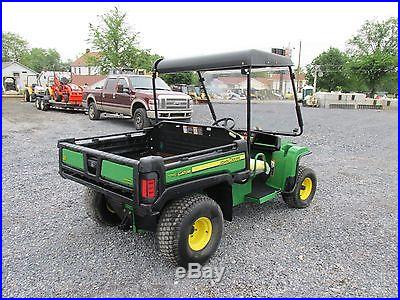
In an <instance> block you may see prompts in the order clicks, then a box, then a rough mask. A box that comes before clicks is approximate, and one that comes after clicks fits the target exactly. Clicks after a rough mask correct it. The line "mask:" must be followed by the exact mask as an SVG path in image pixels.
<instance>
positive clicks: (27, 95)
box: [25, 90, 31, 102]
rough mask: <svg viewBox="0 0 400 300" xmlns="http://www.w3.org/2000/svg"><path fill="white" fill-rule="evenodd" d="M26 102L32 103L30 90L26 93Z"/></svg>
mask: <svg viewBox="0 0 400 300" xmlns="http://www.w3.org/2000/svg"><path fill="white" fill-rule="evenodd" d="M25 101H26V102H31V95H29V92H28V90H26V91H25Z"/></svg>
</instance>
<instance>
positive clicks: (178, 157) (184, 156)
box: [164, 143, 237, 162]
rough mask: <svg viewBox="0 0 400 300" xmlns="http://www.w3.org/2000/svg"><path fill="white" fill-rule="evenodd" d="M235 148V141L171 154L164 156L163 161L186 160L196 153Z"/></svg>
mask: <svg viewBox="0 0 400 300" xmlns="http://www.w3.org/2000/svg"><path fill="white" fill-rule="evenodd" d="M236 148H237V144H236V143H232V144H228V145H223V146H218V147H213V148H208V149H204V150H198V151H193V152H190V153H184V154H180V155H173V156H170V157H166V158H164V162H168V161H171V160H180V161H182V160H188V159H189V158H190V157H192V156H197V155H202V154H209V153H213V152H219V151H222V150H225V149H231V150H234V149H236Z"/></svg>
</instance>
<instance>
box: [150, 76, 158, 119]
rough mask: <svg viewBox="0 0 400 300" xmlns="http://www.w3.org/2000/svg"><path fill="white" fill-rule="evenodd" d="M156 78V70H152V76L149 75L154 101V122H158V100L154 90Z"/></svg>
mask: <svg viewBox="0 0 400 300" xmlns="http://www.w3.org/2000/svg"><path fill="white" fill-rule="evenodd" d="M156 78H157V71H155V70H154V71H153V76H152V77H151V80H152V85H153V101H154V114H155V116H156V124H157V123H158V109H157V108H158V103H157V102H158V101H157V92H156Z"/></svg>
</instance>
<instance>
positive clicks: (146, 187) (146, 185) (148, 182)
mask: <svg viewBox="0 0 400 300" xmlns="http://www.w3.org/2000/svg"><path fill="white" fill-rule="evenodd" d="M141 190H142V197H143V198H154V197H155V196H156V180H155V179H154V178H153V179H142V182H141Z"/></svg>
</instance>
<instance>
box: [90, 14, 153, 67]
mask: <svg viewBox="0 0 400 300" xmlns="http://www.w3.org/2000/svg"><path fill="white" fill-rule="evenodd" d="M99 19H100V20H99V24H97V25H95V24H92V23H90V24H89V38H88V41H89V42H90V43H91V44H92V46H93V48H94V49H96V50H97V51H99V52H100V55H99V56H97V57H93V56H92V57H91V58H88V61H87V62H88V63H89V64H90V65H97V66H99V67H100V69H101V71H102V73H107V72H108V71H109V70H110V69H112V68H122V67H128V68H134V69H147V70H150V69H151V65H152V63H153V62H152V61H151V60H152V59H154V58H156V57H158V56H157V55H154V54H151V53H150V51H149V50H142V49H139V43H138V36H139V33H138V32H135V31H133V30H132V29H131V27H130V26H129V25H128V23H127V21H126V13H124V12H121V11H120V10H119V9H118V8H117V7H115V8H114V9H113V10H111V11H110V12H107V13H105V14H103V15H101V16H100V17H99Z"/></svg>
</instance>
